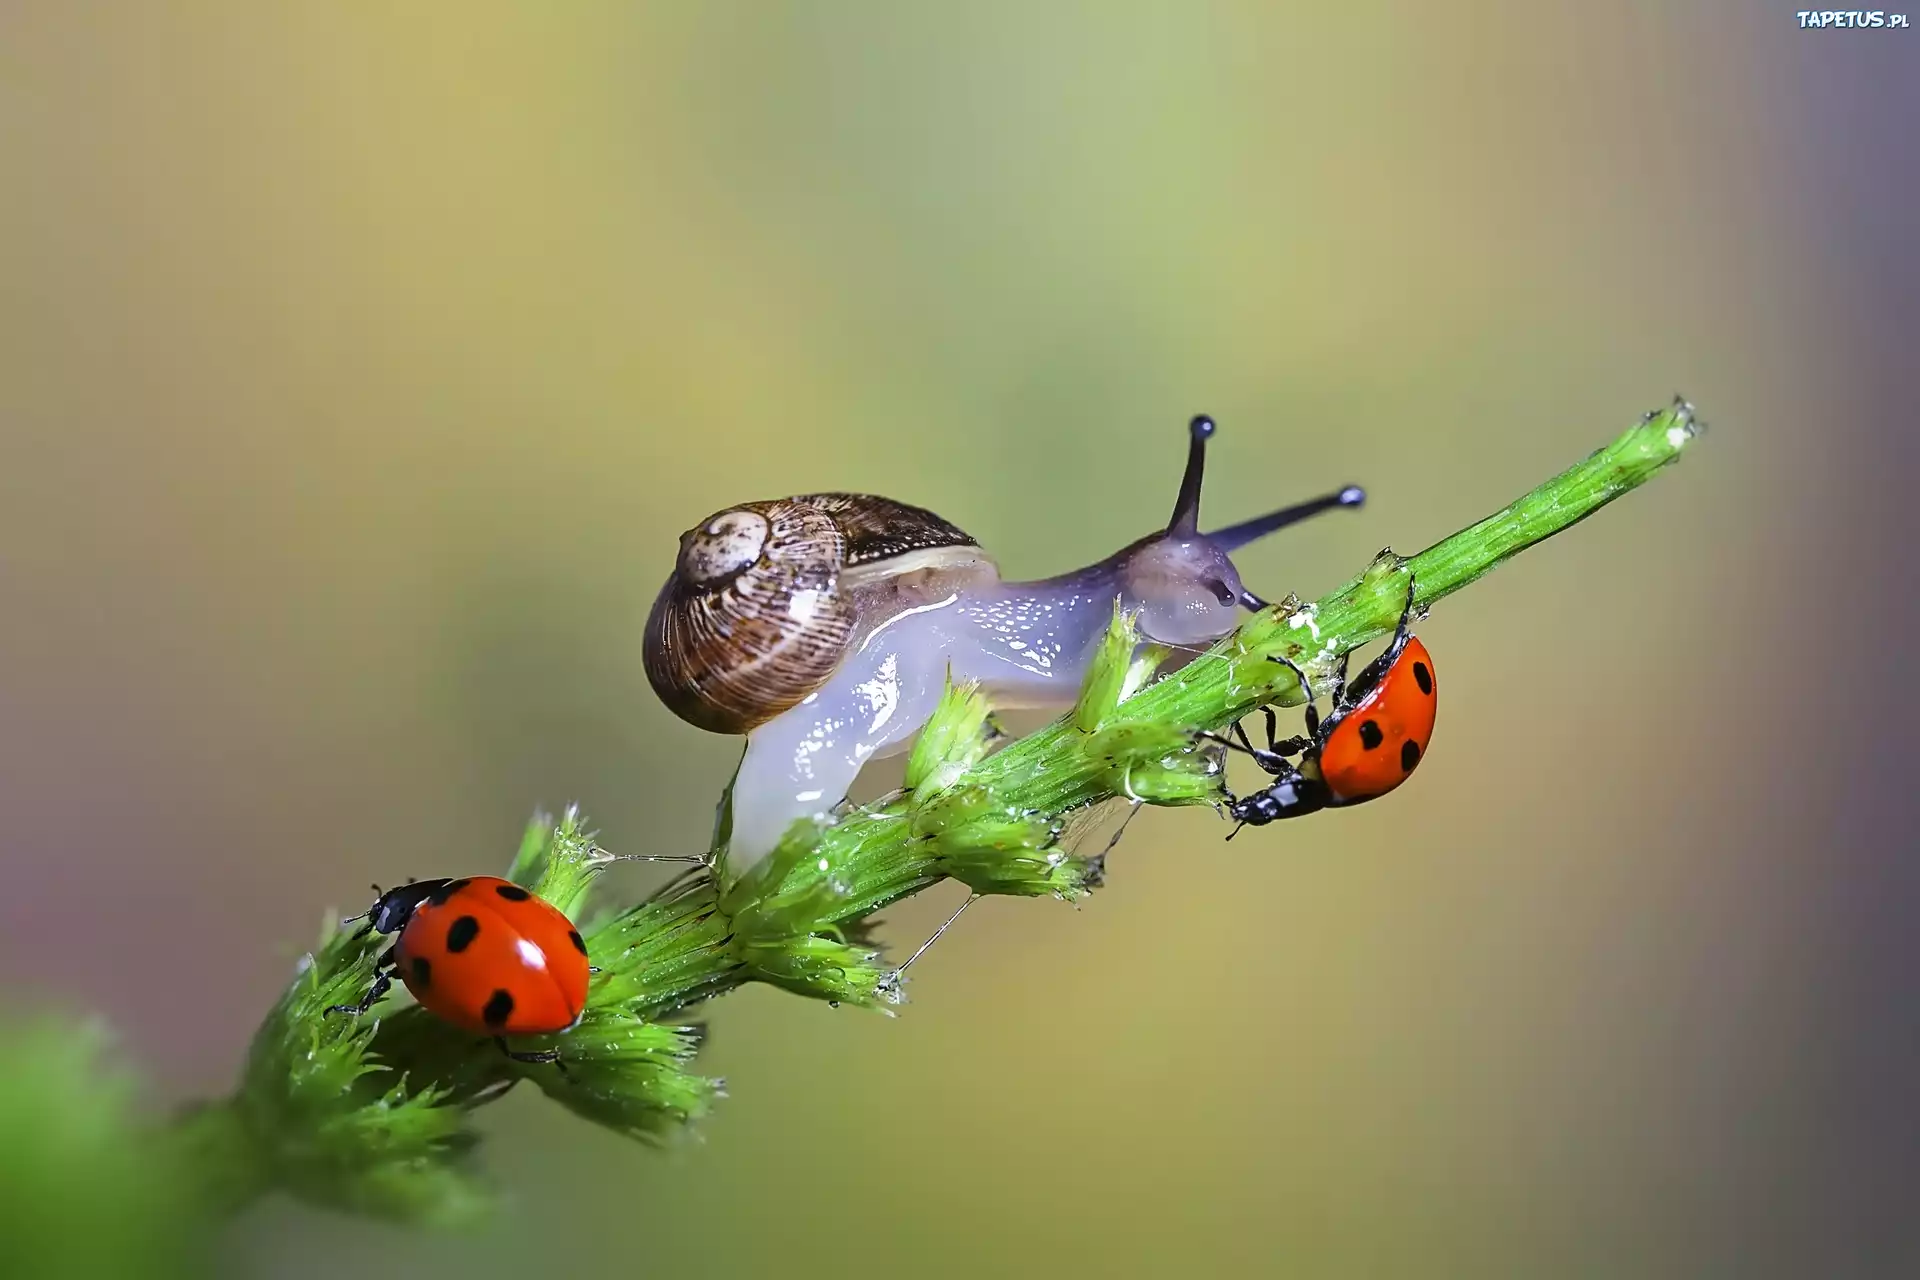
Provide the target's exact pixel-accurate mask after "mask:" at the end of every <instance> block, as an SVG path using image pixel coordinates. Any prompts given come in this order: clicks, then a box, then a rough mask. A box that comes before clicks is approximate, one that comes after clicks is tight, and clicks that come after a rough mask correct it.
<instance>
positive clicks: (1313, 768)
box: [1208, 574, 1439, 840]
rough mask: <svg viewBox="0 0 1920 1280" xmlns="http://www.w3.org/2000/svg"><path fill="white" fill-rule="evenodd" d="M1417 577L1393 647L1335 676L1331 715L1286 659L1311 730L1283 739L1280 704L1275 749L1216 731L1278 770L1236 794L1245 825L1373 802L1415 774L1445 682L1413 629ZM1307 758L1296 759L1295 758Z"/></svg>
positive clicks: (1240, 732)
mask: <svg viewBox="0 0 1920 1280" xmlns="http://www.w3.org/2000/svg"><path fill="white" fill-rule="evenodd" d="M1413 595H1414V579H1413V576H1412V575H1411V574H1409V575H1408V576H1407V603H1406V607H1405V608H1403V609H1402V610H1401V611H1400V623H1399V625H1398V626H1397V627H1395V628H1394V632H1393V641H1392V643H1390V644H1388V645H1387V648H1386V651H1385V652H1384V653H1382V654H1381V655H1380V656H1379V657H1377V658H1375V659H1374V660H1373V661H1372V662H1370V663H1368V664H1367V665H1366V667H1365V668H1364V669H1363V670H1362V671H1361V672H1360V674H1359V675H1358V676H1356V677H1355V678H1354V680H1353V682H1352V683H1350V684H1349V683H1347V678H1346V676H1347V660H1346V657H1345V656H1344V655H1342V657H1341V659H1340V665H1339V668H1338V670H1337V672H1336V674H1335V693H1334V696H1333V711H1332V713H1331V714H1329V715H1328V716H1327V718H1326V719H1325V720H1322V719H1321V718H1320V713H1319V710H1318V709H1317V708H1316V707H1315V706H1314V705H1313V687H1312V686H1311V685H1309V684H1308V683H1307V677H1306V674H1305V673H1304V672H1302V671H1301V670H1300V668H1299V667H1298V666H1296V665H1295V664H1294V663H1293V662H1291V661H1289V660H1288V659H1286V658H1275V659H1274V661H1275V662H1278V663H1280V664H1281V665H1283V666H1285V667H1286V668H1287V669H1288V670H1290V671H1292V672H1293V674H1294V676H1295V677H1296V678H1297V679H1298V680H1299V681H1300V689H1301V691H1302V692H1303V693H1305V694H1306V695H1307V716H1306V721H1307V736H1306V737H1304V738H1288V739H1286V740H1285V741H1280V740H1278V738H1277V736H1276V735H1277V731H1278V720H1277V719H1276V717H1275V716H1274V713H1273V708H1272V707H1263V708H1261V709H1262V710H1263V711H1264V712H1265V713H1266V717H1267V746H1266V749H1265V750H1264V751H1263V750H1261V749H1260V748H1258V747H1256V746H1254V745H1253V743H1252V742H1251V741H1249V740H1248V738H1247V731H1246V729H1245V728H1244V727H1242V726H1241V725H1239V724H1237V723H1236V724H1235V725H1234V726H1233V732H1234V735H1235V736H1236V737H1237V738H1238V739H1239V741H1238V742H1234V741H1232V740H1230V739H1226V738H1220V737H1217V736H1215V735H1208V736H1209V737H1213V738H1214V740H1215V741H1217V742H1223V743H1225V744H1226V745H1227V746H1229V747H1232V748H1234V749H1235V750H1239V751H1244V752H1246V753H1247V754H1248V755H1250V756H1252V757H1253V759H1254V762H1255V763H1257V764H1258V765H1259V766H1260V767H1261V768H1262V769H1265V770H1266V771H1267V772H1268V773H1270V774H1272V775H1273V779H1274V781H1273V783H1272V784H1271V785H1269V786H1268V787H1267V788H1265V789H1264V790H1261V791H1256V792H1254V793H1253V794H1252V795H1246V796H1235V795H1234V794H1233V793H1231V792H1228V793H1227V812H1228V813H1230V814H1231V815H1232V816H1233V817H1234V819H1235V820H1236V821H1237V822H1238V823H1239V825H1238V826H1235V827H1234V829H1233V830H1232V831H1231V832H1229V833H1228V834H1227V838H1228V839H1229V840H1231V839H1232V838H1233V837H1234V836H1235V835H1237V834H1239V831H1240V827H1242V826H1254V827H1263V826H1265V825H1267V824H1268V823H1269V822H1278V821H1279V820H1280V819H1282V818H1298V817H1301V816H1303V815H1305V814H1309V813H1317V812H1319V811H1320V810H1321V809H1337V808H1343V807H1346V806H1349V805H1356V804H1364V803H1366V802H1367V801H1368V800H1373V799H1376V798H1378V797H1380V796H1383V795H1385V794H1387V792H1389V791H1391V790H1393V789H1394V788H1395V787H1397V786H1399V785H1400V784H1401V783H1403V782H1405V781H1406V780H1407V777H1408V776H1409V775H1410V774H1412V772H1413V770H1414V767H1415V766H1416V765H1418V764H1419V763H1420V760H1421V758H1422V757H1423V756H1424V755H1425V754H1426V751H1427V743H1428V742H1429V741H1430V740H1431V739H1432V738H1433V716H1434V707H1435V700H1436V695H1437V692H1438V689H1439V686H1438V685H1437V684H1436V683H1435V681H1434V674H1433V656H1432V655H1431V654H1429V653H1428V652H1427V646H1426V645H1424V644H1422V643H1420V641H1419V639H1418V638H1417V637H1416V636H1414V635H1413V634H1412V633H1411V632H1410V631H1409V630H1408V627H1409V625H1410V624H1411V622H1412V620H1413ZM1290 756H1299V757H1300V763H1299V764H1298V765H1295V764H1294V763H1293V762H1292V761H1291V760H1290V759H1289V758H1288V757H1290Z"/></svg>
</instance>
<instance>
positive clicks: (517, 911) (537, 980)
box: [327, 876, 594, 1070]
mask: <svg viewBox="0 0 1920 1280" xmlns="http://www.w3.org/2000/svg"><path fill="white" fill-rule="evenodd" d="M375 888H376V891H377V889H378V886H375ZM366 921H367V924H366V927H365V928H364V929H362V930H361V936H363V937H364V936H365V935H367V934H369V933H397V934H399V935H400V936H399V937H398V938H396V939H395V940H394V944H393V945H392V946H391V947H389V948H387V950H386V953H385V954H383V955H382V956H381V957H380V961H379V965H378V968H377V969H376V970H375V973H374V979H373V985H372V986H371V987H369V988H368V989H367V994H366V995H365V996H363V997H362V998H361V1000H360V1003H358V1004H341V1005H334V1006H333V1007H332V1008H330V1009H328V1010H327V1012H328V1013H351V1014H355V1015H358V1014H363V1013H365V1012H367V1010H369V1009H371V1008H373V1006H374V1005H376V1004H378V1003H379V1002H380V999H381V997H383V996H384V995H386V994H387V991H388V989H389V988H390V987H391V986H392V985H393V979H394V976H395V975H398V976H399V978H400V981H401V982H403V983H405V984H406V987H407V990H408V991H410V992H412V993H413V998H414V999H415V1000H416V1001H417V1002H418V1003H419V1004H420V1006H421V1007H422V1008H424V1009H425V1010H427V1012H429V1013H431V1014H433V1015H435V1016H436V1017H438V1018H441V1019H443V1020H444V1021H446V1022H450V1023H452V1024H453V1025H454V1026H456V1027H459V1028H461V1029H462V1030H464V1031H472V1032H474V1033H476V1034H478V1035H485V1036H491V1037H493V1040H494V1043H495V1044H497V1045H499V1046H500V1051H501V1052H502V1053H504V1054H506V1055H507V1056H508V1057H509V1058H512V1059H514V1060H515V1061H516V1062H551V1063H554V1064H555V1065H557V1066H558V1065H560V1052H559V1050H557V1049H542V1050H539V1051H537V1052H516V1051H514V1050H513V1049H511V1048H509V1047H508V1045H507V1039H506V1038H507V1037H508V1036H540V1035H551V1034H553V1033H554V1032H559V1031H570V1030H572V1029H573V1028H574V1027H575V1026H576V1025H577V1024H578V1023H579V1021H580V1015H581V1013H582V1012H583V1011H584V1010H585V1009H586V1007H587V979H588V977H589V975H590V974H592V973H593V972H594V971H593V969H592V968H591V967H590V966H589V965H588V964H587V944H586V942H585V940H584V939H582V938H581V937H580V931H579V930H578V929H576V928H574V927H573V922H572V921H571V920H568V919H567V917H566V916H565V915H563V914H562V913H561V912H560V910H559V908H557V907H555V906H554V905H553V904H552V903H550V902H547V901H545V900H544V899H541V898H536V897H535V896H534V895H533V894H531V893H529V892H528V891H527V890H525V889H522V888H521V887H520V886H519V885H517V884H515V883H513V881H511V880H502V879H501V878H500V877H498V876H468V877H465V878H463V879H459V880H417V881H415V882H413V883H412V884H403V885H401V886H400V887H399V888H397V889H389V890H387V891H386V892H385V893H382V894H381V895H380V897H379V899H378V900H377V901H376V902H375V903H374V904H373V906H372V907H371V908H369V909H368V911H367V913H366ZM562 1069H563V1070H564V1067H562Z"/></svg>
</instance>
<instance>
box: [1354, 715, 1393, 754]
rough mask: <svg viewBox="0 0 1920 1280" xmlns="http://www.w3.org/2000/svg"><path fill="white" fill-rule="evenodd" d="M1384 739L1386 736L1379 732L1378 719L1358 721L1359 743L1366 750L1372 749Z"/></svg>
mask: <svg viewBox="0 0 1920 1280" xmlns="http://www.w3.org/2000/svg"><path fill="white" fill-rule="evenodd" d="M1386 740H1387V736H1386V735H1385V734H1384V733H1381V732H1380V725H1379V722H1378V721H1374V720H1362V721H1361V722H1360V745H1361V746H1363V747H1365V748H1366V749H1367V750H1368V751H1371V750H1373V749H1374V748H1375V747H1377V746H1379V745H1380V744H1381V743H1383V742H1385V741H1386Z"/></svg>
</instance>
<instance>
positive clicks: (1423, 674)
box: [1413, 662, 1433, 698]
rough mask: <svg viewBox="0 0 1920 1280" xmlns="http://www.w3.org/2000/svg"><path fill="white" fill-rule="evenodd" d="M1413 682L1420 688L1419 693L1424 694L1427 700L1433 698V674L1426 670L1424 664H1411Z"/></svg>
mask: <svg viewBox="0 0 1920 1280" xmlns="http://www.w3.org/2000/svg"><path fill="white" fill-rule="evenodd" d="M1413 682H1414V683H1415V684H1417V685H1419V686H1420V692H1422V693H1424V694H1426V695H1427V696H1428V697H1429V698H1431V697H1432V696H1433V672H1431V671H1429V670H1427V664H1426V663H1424V662H1416V663H1414V664H1413Z"/></svg>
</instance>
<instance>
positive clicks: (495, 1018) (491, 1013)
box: [480, 991, 513, 1027]
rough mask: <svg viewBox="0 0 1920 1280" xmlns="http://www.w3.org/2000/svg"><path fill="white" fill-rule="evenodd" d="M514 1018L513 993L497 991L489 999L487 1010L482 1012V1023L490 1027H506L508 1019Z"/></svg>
mask: <svg viewBox="0 0 1920 1280" xmlns="http://www.w3.org/2000/svg"><path fill="white" fill-rule="evenodd" d="M512 1016H513V992H511V991H495V992H494V993H493V995H491V996H490V997H488V999H487V1006H486V1008H484V1009H482V1010H481V1011H480V1018H481V1021H483V1022H485V1023H486V1024H487V1025H488V1026H490V1027H504V1026H506V1025H507V1019H508V1018H511V1017H512Z"/></svg>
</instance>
